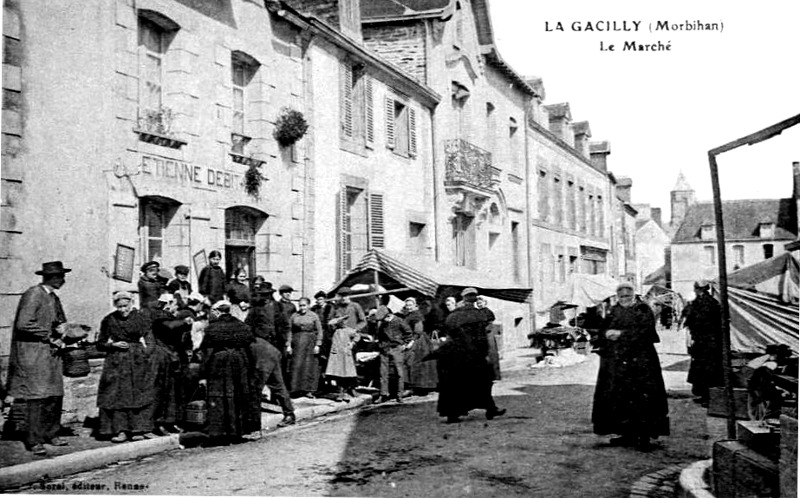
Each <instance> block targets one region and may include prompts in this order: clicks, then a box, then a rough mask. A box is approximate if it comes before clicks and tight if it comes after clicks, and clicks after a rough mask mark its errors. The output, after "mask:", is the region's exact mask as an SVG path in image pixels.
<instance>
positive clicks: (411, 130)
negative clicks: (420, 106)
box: [408, 106, 417, 157]
mask: <svg viewBox="0 0 800 498" xmlns="http://www.w3.org/2000/svg"><path fill="white" fill-rule="evenodd" d="M408 155H409V156H411V157H417V112H416V111H415V110H414V108H413V107H411V106H409V107H408Z"/></svg>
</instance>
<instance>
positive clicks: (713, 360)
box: [684, 280, 723, 404]
mask: <svg viewBox="0 0 800 498" xmlns="http://www.w3.org/2000/svg"><path fill="white" fill-rule="evenodd" d="M709 290H710V286H709V283H708V282H707V281H705V280H700V281H698V282H695V284H694V293H695V296H696V297H695V299H694V301H692V303H691V305H690V306H689V307H688V311H687V312H686V320H685V322H684V325H685V326H686V327H687V328H688V329H689V335H690V338H691V341H690V344H691V345H690V346H689V355H690V356H691V358H692V361H691V364H690V366H689V376H688V379H687V380H688V381H689V383H690V384H692V394H694V395H695V396H697V399H696V401H697V402H698V403H701V404H707V403H708V388H709V387H714V386H721V385H722V384H723V378H722V375H723V374H722V348H721V346H722V341H721V334H722V331H721V328H720V313H721V311H720V306H719V303H718V302H717V300H716V299H714V298H713V297H711V294H710V293H709Z"/></svg>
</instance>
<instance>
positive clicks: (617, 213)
mask: <svg viewBox="0 0 800 498" xmlns="http://www.w3.org/2000/svg"><path fill="white" fill-rule="evenodd" d="M609 179H610V187H611V191H612V192H613V193H614V194H613V199H612V202H611V211H612V220H613V222H612V235H611V243H612V246H613V247H614V248H615V250H614V251H613V252H614V262H615V268H614V270H613V273H612V275H613V276H614V277H616V278H617V279H618V280H620V281H623V280H624V281H627V282H630V283H632V284H633V285H634V287H635V288H636V290H637V291H641V287H640V286H641V281H639V280H638V279H637V262H636V257H637V254H636V216H637V213H638V212H637V211H636V208H634V207H633V205H632V204H631V188H632V187H633V181H632V180H631V179H630V178H627V177H615V176H614V175H613V174H609Z"/></svg>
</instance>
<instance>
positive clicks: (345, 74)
mask: <svg viewBox="0 0 800 498" xmlns="http://www.w3.org/2000/svg"><path fill="white" fill-rule="evenodd" d="M341 69H342V70H341V73H340V75H341V78H340V79H341V83H340V85H339V89H340V92H339V93H340V99H339V103H340V107H341V109H340V112H341V117H340V124H341V134H342V137H345V138H353V66H352V65H350V64H349V63H344V64H342V66H341Z"/></svg>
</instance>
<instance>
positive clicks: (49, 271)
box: [34, 261, 72, 275]
mask: <svg viewBox="0 0 800 498" xmlns="http://www.w3.org/2000/svg"><path fill="white" fill-rule="evenodd" d="M71 271H72V269H71V268H64V264H63V263H62V262H61V261H49V262H47V263H42V269H41V270H37V271H35V272H34V273H36V274H37V275H63V274H65V273H69V272H71Z"/></svg>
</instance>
